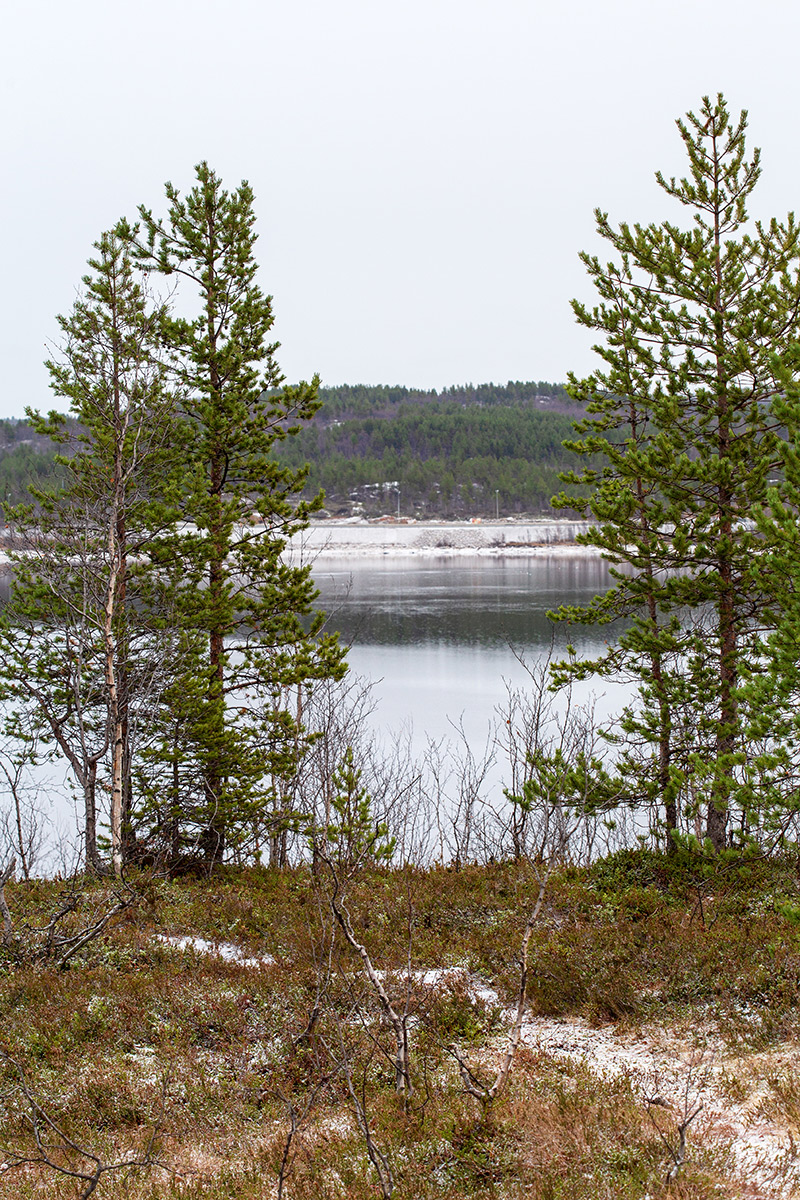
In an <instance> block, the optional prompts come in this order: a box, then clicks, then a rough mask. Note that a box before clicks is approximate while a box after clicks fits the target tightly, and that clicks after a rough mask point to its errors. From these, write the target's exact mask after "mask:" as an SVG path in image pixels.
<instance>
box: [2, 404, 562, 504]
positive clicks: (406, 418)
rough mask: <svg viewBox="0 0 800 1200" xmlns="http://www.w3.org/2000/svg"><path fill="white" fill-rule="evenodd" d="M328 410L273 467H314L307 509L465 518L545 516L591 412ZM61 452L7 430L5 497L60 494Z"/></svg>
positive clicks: (288, 442) (20, 429)
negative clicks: (570, 448) (38, 491)
mask: <svg viewBox="0 0 800 1200" xmlns="http://www.w3.org/2000/svg"><path fill="white" fill-rule="evenodd" d="M319 395H320V400H321V402H322V405H321V408H320V411H319V413H318V414H317V416H316V417H315V418H314V419H313V420H312V421H309V422H308V423H307V424H305V425H304V426H303V428H302V429H301V430H300V431H299V432H298V433H297V435H296V436H295V437H292V438H286V439H283V440H282V441H280V442H278V443H277V444H276V446H275V448H274V451H273V455H274V458H275V459H276V460H277V461H278V462H279V463H280V464H281V465H282V466H285V467H288V468H291V469H293V470H298V469H299V468H301V467H303V466H304V465H305V464H308V467H309V470H308V477H307V481H306V487H305V491H304V495H305V496H306V498H310V497H311V496H314V495H316V494H317V493H318V492H319V491H320V490H323V491H324V492H325V495H326V504H327V507H328V509H329V510H330V511H332V512H334V513H337V514H349V513H351V512H353V511H360V510H361V509H363V511H364V512H365V513H367V514H368V515H378V514H381V513H388V512H395V511H396V510H397V501H398V494H399V499H400V511H401V513H402V514H403V515H405V516H417V517H426V516H430V517H465V516H491V515H493V514H495V513H496V512H499V513H500V515H504V516H512V515H517V514H519V513H522V512H535V513H547V512H550V511H551V508H550V499H551V497H552V496H553V495H554V494H555V493H556V492H557V491H558V490H559V486H560V485H559V478H558V476H559V472H560V471H563V470H564V469H565V467H566V466H567V464H568V462H569V459H570V455H569V454H568V452H567V451H565V450H564V449H563V445H562V443H563V442H564V441H565V439H568V438H569V437H570V436H571V434H572V432H573V429H572V424H573V421H574V420H575V419H576V417H580V416H582V415H583V409H582V407H581V406H580V405H578V404H576V403H575V401H573V400H571V399H570V397H569V396H568V395H567V393H566V392H565V390H564V388H563V387H562V385H561V384H555V383H546V382H543V381H540V382H533V381H532V382H528V383H522V382H519V381H517V382H509V383H507V384H504V385H500V384H492V383H486V384H480V385H478V386H475V385H473V384H465V385H463V386H458V387H451V388H446V389H443V390H442V391H441V392H436V391H423V390H421V389H412V388H406V387H388V386H384V385H378V386H373V387H368V386H365V385H354V386H348V385H342V386H340V387H333V388H321V389H320V393H319ZM54 454H55V450H54V447H53V446H52V443H50V442H49V441H48V440H47V439H46V438H42V437H40V436H39V435H37V434H36V433H35V431H34V430H33V429H32V428H31V426H30V425H29V423H28V422H26V421H24V420H6V421H2V422H0V497H2V498H4V499H5V500H6V501H8V502H11V503H12V504H16V503H20V502H21V501H23V500H24V499H25V498H26V496H27V489H28V485H29V484H31V483H33V484H34V485H36V486H37V487H44V488H47V487H48V485H53V486H54V485H56V484H57V483H58V482H59V480H60V478H61V473H62V472H63V468H62V467H59V465H58V464H57V463H56V462H55V460H54Z"/></svg>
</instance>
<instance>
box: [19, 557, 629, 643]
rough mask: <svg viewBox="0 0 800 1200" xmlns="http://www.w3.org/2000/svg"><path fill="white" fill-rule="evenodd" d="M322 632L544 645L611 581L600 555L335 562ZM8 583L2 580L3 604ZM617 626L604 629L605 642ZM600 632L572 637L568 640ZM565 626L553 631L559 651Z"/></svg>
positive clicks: (321, 574) (327, 570) (352, 638)
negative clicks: (562, 619)
mask: <svg viewBox="0 0 800 1200" xmlns="http://www.w3.org/2000/svg"><path fill="white" fill-rule="evenodd" d="M314 576H315V579H316V582H317V585H318V587H319V589H320V598H319V600H318V601H317V604H318V605H319V607H320V608H322V609H323V610H324V611H326V612H327V613H328V614H329V624H328V627H329V628H332V629H336V630H338V631H339V632H340V633H341V635H342V637H343V639H344V641H345V642H347V643H355V644H359V645H372V646H404V645H416V646H419V645H426V644H430V645H432V644H434V643H438V644H442V643H444V644H450V645H466V646H503V645H506V644H508V643H510V644H511V645H512V646H515V647H519V648H521V649H524V648H526V647H531V646H545V645H549V644H550V641H551V637H553V625H552V624H551V622H550V621H548V620H547V617H546V615H545V614H546V613H547V611H548V610H549V609H553V608H558V606H559V605H560V604H585V603H587V602H588V601H589V600H591V598H592V597H593V596H595V595H597V594H598V593H602V592H605V591H606V590H607V588H608V586H609V583H610V577H609V574H608V567H607V566H606V564H605V562H604V561H603V560H602V559H600V558H599V557H588V556H579V555H575V556H574V557H571V556H561V555H559V556H552V557H542V558H508V559H502V558H477V557H475V558H468V559H455V560H454V559H452V558H447V559H440V560H437V559H419V558H390V557H387V558H385V559H379V560H377V561H376V560H374V559H364V558H357V559H336V560H333V561H331V560H330V559H328V560H326V561H324V562H323V561H320V562H319V563H318V564H317V567H316V569H315V571H314ZM10 581H11V576H10V573H8V572H3V573H0V606H2V605H3V604H4V603H5V602H6V601H7V600H8V595H9V587H10ZM615 629H616V626H609V627H607V628H606V629H604V630H603V631H602V637H603V639H605V638H608V639H609V640H612V639H613V637H614V632H615ZM597 632H598V631H596V630H595V631H593V634H589V631H586V630H577V629H575V628H573V629H571V630H570V636H571V637H572V639H573V640H576V641H578V642H581V641H583V640H584V638H585V637H586V635H587V634H588V636H589V637H590V639H591V640H592V641H595V642H596V641H597ZM566 640H567V627H566V626H562V625H559V626H557V627H556V628H555V642H556V645H563V644H564V643H565V642H566Z"/></svg>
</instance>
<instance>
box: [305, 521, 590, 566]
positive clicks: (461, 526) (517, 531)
mask: <svg viewBox="0 0 800 1200" xmlns="http://www.w3.org/2000/svg"><path fill="white" fill-rule="evenodd" d="M589 528H591V526H590V524H589V522H587V521H553V520H542V521H527V522H524V523H520V524H516V523H513V522H503V521H501V522H499V523H495V522H485V523H484V522H483V521H478V522H474V523H473V522H469V521H463V522H451V523H444V522H443V523H441V524H439V523H433V522H424V523H419V524H417V523H416V522H413V521H409V522H402V521H399V522H392V523H384V522H380V523H370V522H367V521H363V522H359V523H353V522H347V521H342V522H336V521H316V522H313V523H312V524H311V525H309V527H308V529H305V530H303V531H302V533H298V534H296V535H295V536H294V537H293V538H292V539H291V541H290V542H289V545H288V548H287V551H286V553H287V555H288V556H289V557H290V558H292V559H294V558H300V559H301V560H307V559H316V558H336V557H340V556H347V557H348V558H350V557H356V558H358V557H365V558H367V557H369V558H375V557H383V556H392V557H415V558H416V557H425V558H461V557H467V556H471V555H480V556H481V557H490V558H497V557H508V558H521V557H530V556H531V555H533V556H541V555H545V554H547V555H550V554H553V553H556V554H559V555H581V556H583V555H586V554H590V555H596V554H598V553H599V551H598V550H596V549H595V548H594V547H591V546H578V545H576V544H575V537H576V536H577V534H579V533H585V532H586V531H587V530H588V529H589Z"/></svg>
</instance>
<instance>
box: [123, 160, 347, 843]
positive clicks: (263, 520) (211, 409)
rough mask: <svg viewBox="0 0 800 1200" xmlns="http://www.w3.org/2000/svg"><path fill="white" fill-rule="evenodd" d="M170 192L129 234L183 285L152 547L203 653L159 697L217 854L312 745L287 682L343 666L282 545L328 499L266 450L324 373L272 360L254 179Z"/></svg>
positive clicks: (167, 321) (303, 577)
mask: <svg viewBox="0 0 800 1200" xmlns="http://www.w3.org/2000/svg"><path fill="white" fill-rule="evenodd" d="M166 194H167V202H168V205H167V214H166V216H165V217H164V218H157V217H154V216H153V214H152V213H151V211H150V210H148V209H146V208H144V207H142V208H141V209H140V222H141V223H140V225H139V226H138V227H135V228H131V227H129V226H127V225H122V226H120V233H121V236H122V237H124V238H125V239H126V240H127V241H128V243H129V244H130V245H131V247H132V251H133V253H134V254H135V255H136V257H137V259H138V261H139V262H140V263H141V264H142V265H143V266H145V267H148V268H150V269H154V270H156V271H158V272H159V273H160V274H161V275H163V276H165V277H169V278H170V279H171V280H175V281H176V282H177V289H178V297H179V303H180V305H181V308H182V311H188V312H191V313H192V314H193V315H192V316H189V317H183V316H181V317H178V316H175V315H173V314H169V315H167V316H165V318H164V320H163V321H162V325H161V340H162V344H163V346H164V348H165V352H166V355H167V362H168V366H169V369H170V373H171V378H172V380H173V386H174V388H175V394H176V399H177V404H178V409H179V412H180V415H181V419H182V421H183V423H184V426H185V428H186V429H187V430H188V431H189V435H190V436H189V437H188V438H187V439H186V441H185V443H183V444H182V445H181V448H180V469H181V473H182V486H183V493H182V497H181V509H182V518H183V524H182V525H181V526H180V527H179V528H174V529H172V530H169V531H167V532H166V533H165V534H164V535H163V536H162V537H160V538H159V539H158V541H157V544H156V545H155V546H154V547H153V548H152V549H151V553H152V555H153V558H154V560H155V561H156V562H166V563H168V564H170V570H173V569H177V571H178V574H180V576H181V583H180V585H179V586H178V587H177V589H176V591H175V612H176V614H177V615H176V619H177V621H178V624H179V627H180V628H181V629H182V630H184V631H185V632H186V634H187V637H189V636H191V637H193V638H194V646H195V650H196V651H198V652H197V654H196V657H195V661H194V662H193V664H192V667H191V669H190V670H189V671H188V672H185V673H184V674H183V675H182V677H181V679H180V681H179V683H178V684H177V686H176V687H173V688H171V689H170V692H169V693H168V695H167V696H166V697H165V702H166V709H167V712H166V722H165V724H166V726H167V727H168V728H169V729H170V730H171V734H170V737H169V738H166V739H165V741H164V743H163V745H162V747H161V756H162V761H164V762H165V763H167V764H169V765H170V767H171V769H172V771H173V773H174V772H175V771H179V772H180V773H182V778H183V784H184V788H183V791H184V793H185V800H183V801H182V803H183V804H185V808H184V809H183V812H184V815H185V817H186V821H187V825H189V826H191V827H193V828H194V829H197V828H200V829H201V830H202V839H203V844H204V848H205V852H206V854H207V856H208V857H209V858H210V859H211V860H212V861H218V860H219V859H220V858H221V856H222V854H223V852H224V850H225V847H226V843H227V842H228V841H229V840H230V839H231V838H235V836H236V833H237V831H238V830H241V828H242V825H243V824H247V825H248V826H249V827H252V823H253V821H259V820H261V821H263V822H265V823H266V824H267V825H269V823H270V822H271V821H272V820H273V819H277V818H275V812H276V811H281V801H280V797H281V794H282V790H283V785H284V783H285V781H286V779H287V778H289V777H290V776H291V774H292V772H293V771H294V769H295V767H296V762H297V757H298V755H300V754H302V747H303V745H304V738H303V734H302V730H301V727H300V725H299V724H298V721H297V720H295V719H294V718H293V717H292V716H291V713H290V709H289V706H288V695H289V693H290V692H292V691H293V692H294V693H295V694H297V693H298V690H300V689H302V688H303V687H304V686H306V685H307V684H309V683H311V682H312V681H313V680H315V679H325V678H331V677H337V676H340V675H341V674H342V673H343V671H344V661H343V656H342V652H341V650H340V649H339V647H338V644H337V642H336V640H335V638H333V637H331V636H330V635H327V634H323V633H322V632H321V627H322V621H323V618H322V615H321V614H315V613H314V611H313V602H314V598H315V596H316V591H315V588H314V584H313V581H312V579H311V575H310V567H309V566H302V567H298V566H293V565H289V564H288V563H286V562H285V561H283V560H282V558H281V554H282V551H283V549H284V547H285V545H286V541H287V539H288V538H289V537H290V536H291V535H292V534H293V533H294V532H296V531H297V530H299V529H301V528H302V527H303V526H304V525H305V523H306V522H307V520H308V518H309V516H310V515H312V514H313V513H314V512H315V511H316V510H317V509H319V507H320V506H321V503H322V498H321V496H319V495H317V496H313V497H311V498H310V499H301V498H300V497H299V495H298V493H299V492H300V491H301V489H302V488H303V485H304V483H305V476H306V471H305V469H304V467H303V466H299V467H292V466H287V465H284V464H282V463H280V462H278V461H276V459H275V458H274V456H272V454H271V451H272V450H273V448H274V446H275V445H276V443H279V442H282V441H284V440H286V439H290V438H291V437H292V436H296V434H297V433H298V430H299V428H300V426H302V424H303V423H304V422H306V421H308V420H309V419H310V418H311V417H312V416H313V415H314V413H315V412H316V410H317V408H318V406H319V400H318V397H317V386H318V385H317V380H316V379H313V380H312V381H311V382H310V383H300V384H298V385H296V386H291V387H290V386H285V385H284V381H283V376H282V375H281V373H280V370H279V368H278V365H277V361H276V358H275V353H276V350H277V345H276V344H274V343H272V342H271V341H270V340H269V333H270V330H271V327H272V323H273V315H272V301H271V297H269V296H267V295H265V294H264V293H263V292H262V290H261V288H260V286H259V285H258V282H257V280H256V275H257V262H256V258H255V242H256V233H255V228H254V223H255V218H254V214H253V193H252V190H251V188H250V187H249V185H248V184H247V183H246V182H244V183H242V184H241V185H240V187H239V188H238V189H236V190H234V191H227V190H226V189H225V188H223V186H222V184H221V181H220V179H219V177H218V176H217V175H216V174H215V173H214V172H213V171H212V170H211V169H210V168H209V166H208V164H207V163H201V164H200V165H199V166H198V167H197V182H196V184H195V186H194V187H193V188H192V189H191V191H189V192H188V193H187V195H186V196H185V197H182V196H181V195H180V194H179V193H178V191H177V189H175V188H174V187H173V186H172V185H171V184H168V185H167V189H166ZM234 639H235V641H234ZM176 738H177V741H176ZM189 784H193V785H194V786H188V785H189ZM174 790H175V789H174ZM161 815H163V814H161ZM175 818H176V814H175V813H174V812H173V813H172V815H171V818H170V819H171V821H172V822H173V823H174V820H175Z"/></svg>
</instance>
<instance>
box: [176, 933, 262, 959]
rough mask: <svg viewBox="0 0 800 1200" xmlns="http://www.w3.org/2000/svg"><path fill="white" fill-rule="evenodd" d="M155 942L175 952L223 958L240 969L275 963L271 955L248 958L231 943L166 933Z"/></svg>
mask: <svg viewBox="0 0 800 1200" xmlns="http://www.w3.org/2000/svg"><path fill="white" fill-rule="evenodd" d="M156 941H158V942H162V943H163V944H164V945H165V946H173V947H174V948H175V949H176V950H194V952H195V954H208V955H210V956H211V957H214V958H223V959H225V961H226V962H235V963H237V964H238V965H239V966H240V967H269V966H272V965H273V964H274V962H275V959H274V958H272V956H271V955H269V954H265V955H262V957H260V958H250V957H248V956H247V955H246V954H245V953H244V951H243V950H242V948H241V947H240V946H235V945H234V944H233V942H209V941H207V940H206V938H201V937H194V936H188V935H187V936H181V937H178V936H171V935H170V934H166V933H159V934H156Z"/></svg>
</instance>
